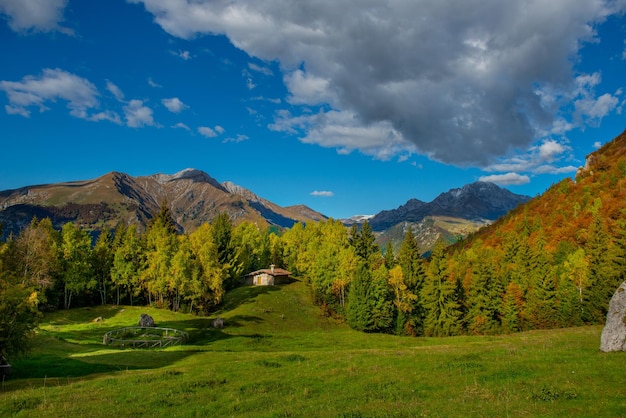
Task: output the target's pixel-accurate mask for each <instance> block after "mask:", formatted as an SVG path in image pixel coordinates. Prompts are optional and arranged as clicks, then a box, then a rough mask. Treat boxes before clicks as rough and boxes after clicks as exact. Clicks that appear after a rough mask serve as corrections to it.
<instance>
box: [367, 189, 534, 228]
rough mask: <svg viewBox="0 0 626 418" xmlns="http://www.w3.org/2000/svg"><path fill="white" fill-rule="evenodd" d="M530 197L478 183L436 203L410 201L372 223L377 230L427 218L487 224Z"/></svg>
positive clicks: (437, 200)
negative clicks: (433, 217) (449, 218)
mask: <svg viewBox="0 0 626 418" xmlns="http://www.w3.org/2000/svg"><path fill="white" fill-rule="evenodd" d="M528 200H530V197H529V196H524V195H519V194H515V193H512V192H511V191H509V190H507V189H503V188H501V187H499V186H497V185H495V184H493V183H487V182H482V181H477V182H475V183H471V184H467V185H465V186H463V187H461V188H458V189H451V190H449V191H447V192H445V193H441V194H440V195H439V196H437V197H436V198H435V199H434V200H433V201H432V202H429V203H426V202H422V201H421V200H418V199H410V200H408V201H407V202H406V203H405V204H404V205H402V206H400V207H399V208H397V209H393V210H384V211H382V212H379V213H378V214H376V215H375V216H374V217H372V218H371V219H370V220H369V223H370V225H371V227H372V230H374V231H384V230H386V229H388V228H390V227H392V226H394V225H397V224H399V223H401V222H421V221H422V220H424V219H425V218H426V217H429V216H437V217H452V218H459V219H464V220H467V221H476V222H479V223H484V222H485V221H495V220H496V219H498V218H499V217H501V216H503V215H504V214H506V213H507V212H509V211H510V210H511V209H514V208H516V207H517V206H518V205H520V204H521V203H525V202H527V201H528Z"/></svg>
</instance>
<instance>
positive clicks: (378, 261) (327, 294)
mask: <svg viewBox="0 0 626 418" xmlns="http://www.w3.org/2000/svg"><path fill="white" fill-rule="evenodd" d="M270 264H275V265H276V266H279V267H283V268H286V269H288V270H290V271H292V272H293V273H294V275H295V276H296V277H298V278H300V279H301V280H303V281H305V282H306V283H308V285H309V286H310V289H311V292H312V294H313V296H314V300H315V302H316V303H317V304H319V306H320V307H321V311H322V313H323V314H324V315H328V316H333V317H336V318H338V319H341V320H345V321H346V322H347V323H348V324H349V325H350V326H351V327H353V328H354V329H357V330H361V331H366V332H387V333H396V334H403V335H414V336H422V335H424V336H445V335H458V334H492V333H507V332H515V331H520V330H529V329H541V328H554V327H565V326H574V325H581V324H593V323H600V322H602V321H603V320H604V318H605V315H606V310H607V307H608V301H609V299H610V296H611V295H612V293H613V292H614V291H615V289H616V288H617V287H618V285H619V284H620V283H621V282H622V281H623V280H624V279H625V271H626V134H622V135H620V136H619V137H618V138H616V139H615V140H614V141H612V142H611V143H608V144H607V145H605V146H604V147H603V148H602V149H600V150H598V151H597V152H595V153H593V154H591V155H590V156H589V158H588V161H587V164H586V166H585V168H584V169H581V171H580V172H579V173H578V175H577V176H576V180H575V181H572V180H570V179H566V180H563V181H562V182H560V183H558V184H556V185H554V186H553V187H551V188H550V189H549V190H548V191H547V192H546V193H545V194H544V195H542V196H540V197H537V198H535V199H533V200H531V201H529V202H528V203H526V204H524V205H523V206H521V207H519V208H517V209H516V210H514V211H513V212H511V213H509V214H507V215H506V216H505V217H504V218H502V219H500V220H499V221H498V222H496V223H494V224H492V225H490V226H488V227H485V228H483V229H481V230H480V231H479V232H477V233H475V234H473V235H471V236H470V237H468V238H467V239H466V240H464V241H462V242H461V243H458V244H456V245H454V246H451V247H447V248H446V247H445V246H444V244H443V243H441V242H440V243H439V244H437V245H436V246H435V248H434V250H433V252H432V254H431V256H430V258H429V259H428V260H424V259H423V258H422V257H421V255H420V250H419V246H418V243H417V241H416V239H415V236H414V235H413V233H412V232H411V229H408V230H407V232H406V235H405V237H404V239H403V241H402V244H401V245H400V247H399V249H398V250H394V247H393V246H392V245H388V246H387V247H386V248H385V250H384V251H382V250H381V248H379V247H378V245H377V244H376V243H375V236H374V234H373V232H372V229H371V227H370V225H369V224H368V223H367V222H365V223H363V224H362V226H361V227H360V228H358V227H357V226H356V225H353V226H352V227H350V228H346V227H345V226H344V225H343V224H342V223H341V222H340V221H336V220H333V219H329V220H324V221H321V222H312V223H311V222H310V223H307V224H302V223H296V224H295V225H294V226H293V227H292V228H290V229H288V230H285V231H284V232H278V231H277V230H276V229H272V230H270V229H268V228H262V227H259V226H258V225H256V224H254V223H251V222H242V223H239V224H237V225H235V224H233V222H232V220H231V218H230V217H229V216H228V214H226V213H222V214H220V215H219V216H217V217H216V218H215V219H214V220H213V221H212V222H211V223H204V224H203V225H202V226H201V227H199V228H198V229H196V230H195V231H193V232H191V233H184V234H183V233H180V232H179V231H178V230H177V229H176V227H175V222H174V220H173V218H172V214H171V213H170V212H169V209H168V208H167V207H166V206H165V205H163V206H162V207H161V210H160V212H159V213H157V214H156V215H155V216H153V218H152V220H151V221H150V223H149V224H148V226H147V228H146V230H145V231H143V232H140V231H139V230H138V229H137V227H136V226H135V225H131V226H129V227H125V226H121V227H118V228H117V229H116V230H113V231H105V233H103V234H101V235H100V237H99V239H98V241H97V242H96V243H95V245H92V240H91V236H90V235H89V233H88V231H86V230H82V229H81V228H79V227H78V226H76V225H74V224H73V223H66V224H65V225H64V226H63V228H62V230H61V231H58V230H55V229H54V228H53V226H52V223H51V222H50V220H49V219H43V220H38V219H34V220H33V221H32V222H31V224H30V225H29V226H28V227H26V228H24V229H23V230H22V231H21V233H20V234H19V235H14V236H11V237H10V238H9V239H8V240H6V242H2V243H0V300H2V303H1V304H0V330H1V331H2V332H1V333H0V334H2V335H0V349H1V350H2V353H3V354H6V353H7V352H11V351H19V350H21V349H22V344H21V341H20V339H19V337H18V338H17V339H16V337H15V336H16V335H18V336H19V335H26V334H27V333H28V331H29V330H30V329H32V328H33V326H34V324H35V323H36V313H37V311H38V310H54V309H69V308H72V307H75V306H89V305H94V304H109V303H114V304H131V305H133V304H151V305H154V306H158V307H162V308H167V309H172V310H184V311H186V312H194V313H200V314H207V313H210V312H212V311H214V310H215V309H217V308H218V307H219V305H220V303H221V301H222V298H223V295H224V294H225V292H227V291H229V290H230V289H232V288H234V287H236V286H239V285H240V284H241V278H242V276H243V275H245V274H246V273H248V272H251V271H253V270H257V269H259V268H267V267H268V266H269V265H270ZM16 318H17V319H16ZM16 322H19V323H21V324H23V326H22V327H21V328H11V327H10V326H8V325H6V324H14V323H16ZM5 325H6V326H5ZM10 333H12V334H10ZM9 334H10V335H9Z"/></svg>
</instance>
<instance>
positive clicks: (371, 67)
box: [129, 0, 626, 166]
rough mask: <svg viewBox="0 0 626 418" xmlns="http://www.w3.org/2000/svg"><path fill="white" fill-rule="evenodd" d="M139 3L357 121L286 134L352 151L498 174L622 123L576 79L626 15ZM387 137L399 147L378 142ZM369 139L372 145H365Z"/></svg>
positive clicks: (586, 81) (511, 6)
mask: <svg viewBox="0 0 626 418" xmlns="http://www.w3.org/2000/svg"><path fill="white" fill-rule="evenodd" d="M129 1H130V2H132V3H143V4H144V6H145V8H146V10H147V11H148V12H150V13H152V14H153V16H154V19H155V22H156V23H157V24H159V25H160V26H161V27H162V28H163V29H164V30H165V31H166V32H168V33H169V34H171V35H173V36H177V37H180V38H184V39H190V38H193V37H196V36H198V35H199V34H200V35H201V34H223V35H225V36H227V37H228V38H229V39H230V41H231V42H232V43H233V44H234V45H235V46H236V47H237V48H239V49H241V50H243V51H245V52H246V53H247V54H249V55H250V56H251V57H255V58H258V59H261V60H266V61H268V62H269V61H277V62H278V63H279V65H280V67H281V71H282V72H283V74H285V76H284V81H285V84H286V85H287V87H288V89H289V96H288V97H289V101H290V102H291V103H292V104H298V105H304V106H312V105H317V104H322V103H323V104H325V105H329V106H328V107H329V108H331V109H333V110H334V111H337V112H339V113H340V114H349V115H354V116H355V121H354V122H352V123H350V124H347V125H346V124H345V123H343V124H338V125H337V124H328V123H327V122H326V121H325V120H324V118H317V119H309V120H308V121H306V122H303V125H301V127H300V128H299V129H296V126H295V125H297V124H298V123H299V122H298V121H296V120H292V121H291V122H289V121H286V120H285V119H284V118H283V119H279V120H277V121H276V122H275V123H274V125H275V127H278V126H279V125H291V126H290V127H289V129H293V130H297V131H299V133H300V135H302V137H303V138H304V139H305V140H307V141H310V142H315V143H320V144H322V145H324V146H330V144H334V145H332V146H336V147H338V148H339V149H340V150H350V149H359V150H361V151H363V152H365V153H367V154H378V153H377V152H374V151H373V150H387V152H396V153H402V152H406V150H407V149H410V150H411V151H418V152H420V153H422V154H425V155H427V156H429V157H430V158H432V159H436V160H439V161H443V162H446V163H451V164H457V165H479V166H486V165H488V164H490V163H491V162H493V160H494V158H495V157H499V156H503V155H507V154H508V153H509V152H511V151H512V150H516V149H521V150H524V149H527V148H528V147H529V146H530V145H531V144H532V143H533V142H534V141H535V140H536V139H538V138H542V137H543V133H544V132H550V131H551V130H552V129H560V130H561V132H562V133H563V132H564V131H566V130H567V129H570V127H572V126H580V125H584V124H586V123H597V120H598V119H599V118H601V117H603V115H606V114H607V112H611V111H614V110H615V105H614V100H613V98H614V96H610V95H609V96H605V95H604V96H603V95H599V97H597V96H596V95H595V93H594V92H593V90H595V89H599V87H600V84H599V83H600V80H599V79H598V77H597V76H595V75H594V74H591V75H582V76H581V77H580V78H579V79H576V78H574V77H573V76H572V74H575V72H574V71H573V70H574V69H573V66H574V65H575V62H576V58H577V54H578V53H579V49H580V48H581V47H582V46H583V45H584V44H585V42H587V41H593V40H595V38H596V37H597V36H598V35H597V34H596V33H595V31H594V26H595V25H596V24H598V23H600V22H602V21H604V20H605V19H606V18H607V17H608V16H610V15H612V14H617V13H621V12H623V11H624V10H625V9H626V4H625V3H624V2H623V1H611V0H594V1H583V0H580V1H571V0H553V1H550V3H549V6H548V5H547V3H545V2H541V1H536V0H515V1H506V2H503V1H501V0H482V1H477V0H475V1H474V0H472V1H465V2H454V1H443V2H442V1H440V0H422V1H413V2H411V1H399V0H398V1H391V2H384V3H381V2H375V1H365V3H364V2H363V1H362V0H346V1H342V2H294V1H292V0H266V1H262V2H249V1H245V0H232V1H227V2H226V1H221V2H219V1H218V2H213V1H203V0H196V1H188V0H169V1H167V2H164V1H161V0H129ZM250 69H252V67H250ZM253 71H254V70H253ZM594 83H595V84H594ZM252 84H253V83H252ZM581 91H585V92H587V93H580V92H581ZM550 92H553V93H554V94H550ZM571 98H573V99H576V100H579V103H578V105H577V107H576V108H574V107H573V106H572V103H573V101H572V100H569V99H571ZM295 113H297V112H295ZM326 113H330V112H326ZM574 119H577V120H574ZM557 121H558V124H557V123H556V122H557ZM316 122H322V123H323V124H322V125H318V124H316ZM568 124H571V126H570V125H568ZM381 127H383V129H382V130H385V131H388V132H389V131H391V132H394V135H391V136H389V135H375V138H373V137H372V136H371V133H372V128H374V130H375V131H376V130H378V131H380V130H381ZM332 128H341V129H335V130H333V129H332ZM359 129H363V130H364V131H365V132H366V133H368V134H370V135H366V136H365V137H363V139H362V142H359V140H358V138H357V135H354V133H358V132H359ZM321 133H324V134H330V135H333V137H332V138H330V139H328V138H327V137H323V136H321V135H320V134H321ZM398 138H402V139H403V143H402V144H400V143H399V142H398ZM401 145H403V146H401ZM384 154H385V155H386V153H384Z"/></svg>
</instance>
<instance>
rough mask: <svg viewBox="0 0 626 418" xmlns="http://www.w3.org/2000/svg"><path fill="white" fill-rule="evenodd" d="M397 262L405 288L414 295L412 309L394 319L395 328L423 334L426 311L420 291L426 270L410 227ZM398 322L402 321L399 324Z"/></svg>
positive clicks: (407, 332) (409, 332)
mask: <svg viewBox="0 0 626 418" xmlns="http://www.w3.org/2000/svg"><path fill="white" fill-rule="evenodd" d="M398 264H399V266H400V268H401V269H402V277H403V279H404V283H405V284H406V286H407V290H408V291H409V292H411V293H412V294H414V295H416V296H417V298H416V299H415V300H414V301H412V305H413V306H412V309H411V310H410V311H407V312H405V313H404V314H403V315H401V316H402V317H401V318H400V317H399V318H398V319H397V320H396V322H397V324H396V330H398V329H404V332H405V333H406V334H408V335H414V336H418V335H424V318H425V316H426V311H425V308H424V306H423V303H422V299H421V292H422V289H423V287H424V281H425V278H426V272H425V269H424V261H423V259H422V257H421V255H420V251H419V248H418V245H417V240H416V239H415V236H414V235H413V231H412V230H411V228H408V229H407V231H406V233H405V235H404V239H403V240H402V244H401V245H400V251H399V255H398ZM400 322H403V324H401V323H400Z"/></svg>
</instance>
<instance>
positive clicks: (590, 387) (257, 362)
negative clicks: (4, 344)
mask: <svg viewBox="0 0 626 418" xmlns="http://www.w3.org/2000/svg"><path fill="white" fill-rule="evenodd" d="M141 313H148V314H150V315H152V316H153V318H154V319H155V322H156V323H157V325H158V326H163V327H172V328H176V329H179V330H183V331H186V332H188V333H189V334H190V341H189V343H188V344H186V345H184V346H179V347H171V348H167V349H164V350H132V349H122V348H109V347H105V346H103V345H102V337H103V334H104V333H105V332H107V331H110V330H113V329H117V328H121V327H125V326H132V325H136V323H137V321H138V320H139V316H140V314H141ZM217 316H220V317H222V318H224V319H225V321H226V327H225V328H224V329H222V330H216V329H211V328H210V322H211V319H212V318H215V317H217ZM98 317H102V319H103V320H102V321H99V322H94V320H95V319H96V318H98ZM601 329H602V328H601V327H581V328H570V329H563V330H552V331H534V332H526V333H520V334H515V335H507V336H488V337H449V338H410V337H397V336H391V335H379V334H363V333H358V332H355V331H352V330H350V329H349V328H348V327H347V326H346V325H345V324H341V323H337V322H335V321H334V320H332V319H328V318H324V317H322V316H321V315H320V311H319V309H318V308H317V307H316V306H314V305H312V303H311V301H310V297H309V293H308V289H307V287H306V286H305V285H304V284H303V283H301V282H299V281H296V282H293V283H291V284H288V285H282V286H276V287H242V288H239V289H236V290H234V291H232V292H230V293H229V294H228V295H227V297H226V300H225V303H224V305H223V308H222V310H221V311H220V312H217V313H216V314H215V315H212V316H211V317H198V316H193V315H187V314H182V313H173V312H170V311H166V310H159V309H153V308H146V307H130V306H103V307H95V308H82V309H73V310H70V311H59V312H55V313H53V314H48V315H46V316H45V317H44V318H43V320H42V323H41V325H40V327H39V330H38V334H37V337H36V340H35V345H34V348H33V350H32V351H31V352H30V353H29V355H28V356H27V357H24V358H21V359H17V360H14V361H13V362H12V364H13V374H12V376H11V377H10V378H9V379H6V380H5V381H3V382H2V386H1V388H0V416H2V417H11V416H18V417H65V416H68V417H99V416H115V417H139V416H155V417H161V416H163V417H175V416H176V417H230V416H235V417H239V416H241V417H247V416H260V417H291V416H294V417H374V416H376V417H395V416H397V417H407V416H462V417H472V416H476V417H478V416H481V417H482V416H493V417H504V416H511V417H517V416H570V417H574V416H576V417H579V416H626V384H625V383H626V353H610V354H606V353H602V352H600V351H599V349H598V347H599V344H600V332H601Z"/></svg>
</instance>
